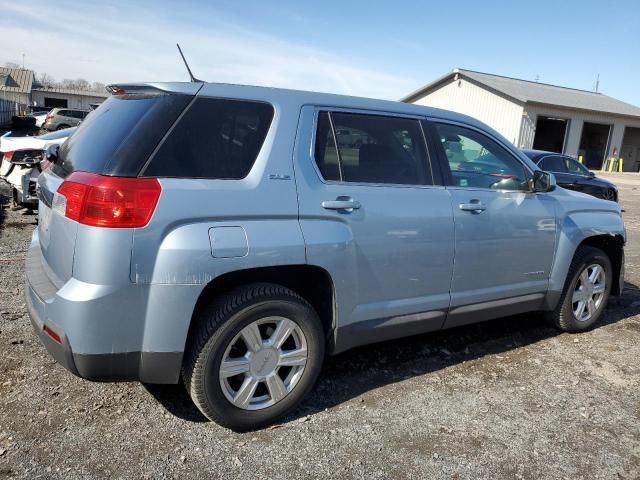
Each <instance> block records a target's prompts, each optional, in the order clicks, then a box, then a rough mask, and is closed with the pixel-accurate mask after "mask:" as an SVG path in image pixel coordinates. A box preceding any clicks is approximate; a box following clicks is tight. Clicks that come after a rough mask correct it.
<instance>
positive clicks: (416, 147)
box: [315, 112, 433, 185]
mask: <svg viewBox="0 0 640 480" xmlns="http://www.w3.org/2000/svg"><path fill="white" fill-rule="evenodd" d="M315 160H316V163H317V165H318V169H319V170H320V173H321V174H322V177H323V178H324V179H325V180H333V181H342V182H354V183H388V184H400V185H431V184H432V183H433V179H432V176H431V172H430V170H429V169H428V165H429V163H428V158H427V152H426V145H425V142H424V136H423V134H422V129H421V126H420V122H419V121H418V120H413V119H407V118H398V117H385V116H380V115H363V114H356V113H341V112H320V114H319V116H318V129H317V132H316V145H315Z"/></svg>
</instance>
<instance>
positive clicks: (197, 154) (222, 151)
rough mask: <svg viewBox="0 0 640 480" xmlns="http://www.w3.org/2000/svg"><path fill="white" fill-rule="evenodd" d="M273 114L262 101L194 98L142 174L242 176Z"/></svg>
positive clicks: (219, 177)
mask: <svg viewBox="0 0 640 480" xmlns="http://www.w3.org/2000/svg"><path fill="white" fill-rule="evenodd" d="M273 113H274V111H273V107H272V106H271V105H269V104H267V103H262V102H253V101H241V100H223V99H217V98H199V99H197V100H196V101H195V102H194V103H193V105H191V107H190V108H189V110H187V112H186V113H185V114H184V116H183V117H182V118H181V119H180V120H179V121H178V124H177V125H176V126H175V128H174V129H173V130H172V131H171V133H170V134H169V136H168V138H167V139H166V140H165V142H164V143H163V144H162V146H161V147H160V149H159V150H158V152H157V153H156V155H155V156H154V157H153V159H151V163H150V164H149V166H148V167H147V168H146V170H145V171H144V172H143V174H144V175H145V176H151V177H179V178H207V179H230V180H234V179H235V180H237V179H241V178H244V177H246V176H247V175H248V173H249V171H250V170H251V167H252V166H253V164H254V163H255V161H256V159H257V157H258V154H259V153H260V149H261V148H262V144H263V143H264V139H265V138H266V136H267V132H268V131H269V126H270V125H271V120H272V119H273Z"/></svg>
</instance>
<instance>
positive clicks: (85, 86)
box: [74, 78, 91, 90]
mask: <svg viewBox="0 0 640 480" xmlns="http://www.w3.org/2000/svg"><path fill="white" fill-rule="evenodd" d="M74 83H75V87H74V88H75V89H76V90H90V89H91V84H90V83H89V82H87V81H86V80H85V79H84V78H76V79H75V82H74Z"/></svg>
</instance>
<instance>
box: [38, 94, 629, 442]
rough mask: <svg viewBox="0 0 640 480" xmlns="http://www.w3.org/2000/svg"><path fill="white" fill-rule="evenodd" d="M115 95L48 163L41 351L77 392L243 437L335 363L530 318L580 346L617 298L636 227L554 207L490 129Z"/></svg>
mask: <svg viewBox="0 0 640 480" xmlns="http://www.w3.org/2000/svg"><path fill="white" fill-rule="evenodd" d="M111 88H112V91H113V92H114V95H113V96H112V97H110V98H109V99H108V100H107V101H106V102H105V103H104V104H103V105H102V106H100V107H99V108H98V109H97V110H95V112H93V113H92V114H91V116H90V117H89V118H88V119H87V120H86V122H84V123H83V124H82V125H81V126H80V127H79V128H78V129H77V130H76V132H75V133H74V134H73V135H72V136H71V137H70V138H69V140H68V141H67V142H66V143H65V144H64V145H63V146H62V147H60V149H59V152H57V153H56V152H53V151H52V152H49V156H50V158H51V159H52V160H54V163H53V164H52V166H51V168H50V169H48V170H45V171H44V172H43V173H42V174H41V175H40V177H39V195H40V210H39V225H38V228H37V230H36V231H35V232H34V233H33V240H32V244H31V247H30V249H29V253H28V260H27V267H26V270H27V283H28V288H27V289H26V292H27V293H26V295H27V305H28V309H29V313H30V315H31V318H32V321H33V325H34V327H35V331H36V332H37V334H38V335H39V337H40V338H41V340H42V342H43V343H44V345H45V346H46V348H47V349H48V351H49V352H50V354H51V355H52V356H53V357H54V358H55V359H56V360H57V361H58V362H59V363H60V364H62V365H64V366H65V367H66V368H67V369H68V370H70V371H71V372H73V373H75V374H76V375H79V376H81V377H84V378H88V379H92V380H131V379H138V380H140V381H142V382H149V383H177V382H178V381H179V380H180V378H182V379H183V380H184V383H185V385H186V387H187V389H188V391H189V393H190V394H191V396H192V398H193V400H194V402H195V404H196V405H197V406H198V407H199V408H200V410H202V412H203V413H204V414H205V415H206V416H207V417H208V418H210V419H212V420H214V421H216V422H218V423H219V424H221V425H224V426H227V427H230V428H232V429H235V430H247V429H253V428H257V427H260V426H264V425H266V424H268V423H270V422H272V421H274V419H276V418H277V417H280V416H282V415H283V414H285V413H287V412H290V411H291V410H292V409H293V408H294V407H295V406H296V405H298V403H299V402H300V401H301V400H302V399H303V398H304V397H305V396H306V395H307V394H308V393H309V392H310V391H311V389H312V388H313V385H314V383H315V381H316V379H317V377H318V374H319V372H320V369H321V366H322V362H323V358H324V356H325V352H326V353H329V354H336V353H339V352H343V351H345V350H347V349H349V348H353V347H356V346H359V345H365V344H369V343H373V342H378V341H382V340H388V339H392V338H397V337H402V336H407V335H413V334H418V333H423V332H430V331H434V330H440V329H443V328H451V327H456V326H459V325H464V324H468V323H473V322H480V321H483V320H488V319H491V318H495V317H501V316H506V315H513V314H517V313H523V312H533V311H543V312H545V315H546V316H547V318H548V319H549V320H550V321H551V322H552V323H553V324H555V325H556V326H557V327H558V328H559V329H561V330H563V331H567V332H581V331H584V330H586V329H588V328H590V327H591V326H592V325H593V324H594V323H595V322H596V321H597V320H598V318H599V317H600V316H601V314H602V312H603V310H604V308H605V306H606V304H607V299H608V297H609V295H610V294H615V295H617V294H620V293H621V290H622V287H623V273H624V254H623V248H624V243H625V229H624V224H623V221H622V218H621V214H620V207H619V206H618V205H617V204H616V203H614V202H610V201H606V200H600V199H596V198H593V197H590V196H587V195H584V194H581V193H576V192H571V191H568V190H564V189H562V188H559V187H556V186H555V183H554V177H553V175H551V174H549V173H545V172H542V171H541V170H539V169H538V168H537V167H536V165H535V164H533V163H532V162H531V161H530V160H529V159H528V158H527V157H526V156H525V155H524V154H522V153H521V152H520V151H519V150H517V149H516V148H514V146H513V145H512V144H510V143H509V142H508V141H507V140H506V139H504V138H503V137H501V136H500V135H499V134H497V133H496V132H495V131H493V130H491V129H490V128H488V127H487V126H485V125H484V124H482V123H480V122H478V121H477V120H474V119H472V118H469V117H466V116H463V115H459V114H455V113H451V112H447V111H443V110H435V109H431V108H425V107H421V106H416V105H408V104H403V103H396V102H387V101H379V100H370V99H363V98H354V97H344V96H337V95H327V94H317V93H310V92H297V91H289V90H279V89H272V88H257V87H247V86H234V85H221V84H208V83H204V84H203V83H186V84H185V83H154V84H141V85H119V86H113V87H111ZM345 131H349V132H357V133H358V135H357V137H358V138H357V140H358V141H341V140H340V139H339V138H338V135H337V132H345ZM462 162H467V163H468V162H471V163H474V162H477V164H481V165H483V168H481V169H477V170H475V169H468V168H459V166H460V164H461V163H462Z"/></svg>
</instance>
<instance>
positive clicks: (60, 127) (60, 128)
mask: <svg viewBox="0 0 640 480" xmlns="http://www.w3.org/2000/svg"><path fill="white" fill-rule="evenodd" d="M65 128H69V125H58V127H57V128H56V130H64V129H65Z"/></svg>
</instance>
